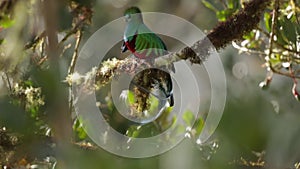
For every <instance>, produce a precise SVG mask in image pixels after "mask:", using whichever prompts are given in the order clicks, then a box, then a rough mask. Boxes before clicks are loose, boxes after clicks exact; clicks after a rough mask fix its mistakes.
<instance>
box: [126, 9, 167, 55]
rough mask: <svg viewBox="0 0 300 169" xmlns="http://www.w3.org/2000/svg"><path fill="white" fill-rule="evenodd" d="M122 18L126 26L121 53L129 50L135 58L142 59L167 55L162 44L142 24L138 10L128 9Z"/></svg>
mask: <svg viewBox="0 0 300 169" xmlns="http://www.w3.org/2000/svg"><path fill="white" fill-rule="evenodd" d="M124 16H125V18H126V21H127V26H126V28H125V32H124V44H123V48H122V49H123V50H122V51H123V52H125V51H126V50H127V49H129V50H130V51H131V52H132V53H133V54H134V55H135V56H136V57H138V58H142V59H149V58H155V57H158V56H162V55H165V54H167V48H166V45H165V44H164V42H163V41H162V40H161V39H160V38H159V37H158V36H157V35H156V34H155V33H153V32H152V31H151V30H150V29H149V28H148V27H147V26H146V25H145V24H144V22H143V17H142V14H141V11H140V9H139V8H137V7H131V8H128V9H127V10H126V11H125V13H124Z"/></svg>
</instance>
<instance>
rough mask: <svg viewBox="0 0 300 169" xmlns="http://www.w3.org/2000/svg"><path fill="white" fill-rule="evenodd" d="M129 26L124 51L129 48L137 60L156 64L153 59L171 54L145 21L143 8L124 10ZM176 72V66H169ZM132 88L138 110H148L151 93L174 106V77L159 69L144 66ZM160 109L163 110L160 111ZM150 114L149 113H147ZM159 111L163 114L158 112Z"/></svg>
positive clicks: (126, 29)
mask: <svg viewBox="0 0 300 169" xmlns="http://www.w3.org/2000/svg"><path fill="white" fill-rule="evenodd" d="M124 16H125V20H126V23H127V24H126V28H125V31H124V37H123V40H124V41H123V45H122V47H121V49H122V52H126V51H128V50H129V51H130V52H131V53H132V54H133V55H134V56H135V57H136V58H137V59H140V60H142V61H146V62H147V63H149V64H153V63H154V59H155V58H157V57H159V56H163V55H166V54H167V53H168V51H167V47H166V45H165V43H164V42H163V41H162V40H161V38H160V37H159V36H157V35H156V34H155V33H153V32H152V31H151V30H150V29H149V28H148V27H147V26H146V25H145V24H144V22H143V17H142V13H141V10H140V9H139V8H138V7H130V8H128V9H127V10H126V11H125V13H124ZM169 67H170V69H171V70H172V71H173V72H175V69H174V65H173V64H170V65H169ZM130 90H131V91H132V92H133V93H134V95H135V97H136V104H137V110H138V112H147V111H146V110H147V109H148V108H149V104H148V103H147V101H148V100H149V97H150V96H154V97H156V98H158V99H159V100H162V103H161V104H163V105H164V104H166V101H168V103H169V104H166V106H167V105H169V106H170V107H172V106H173V105H174V98H173V85H172V79H171V76H170V74H169V73H168V72H166V71H163V70H160V69H153V68H150V69H145V70H144V71H142V72H140V73H139V74H138V75H136V76H135V78H133V80H132V82H131V85H130ZM160 112H161V111H160ZM146 114H149V113H146ZM159 114H160V113H159Z"/></svg>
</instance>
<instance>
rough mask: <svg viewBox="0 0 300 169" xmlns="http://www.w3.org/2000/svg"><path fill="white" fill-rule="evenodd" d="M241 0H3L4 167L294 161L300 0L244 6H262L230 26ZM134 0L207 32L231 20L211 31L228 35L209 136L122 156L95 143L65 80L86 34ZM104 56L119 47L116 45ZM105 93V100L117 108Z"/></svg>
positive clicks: (0, 130)
mask: <svg viewBox="0 0 300 169" xmlns="http://www.w3.org/2000/svg"><path fill="white" fill-rule="evenodd" d="M255 1H256V2H260V0H252V1H249V2H255ZM246 2H248V1H246V0H245V1H243V0H240V1H237V0H202V1H201V0H172V1H171V0H164V1H159V0H151V1H150V0H143V1H135V0H112V1H110V0H98V1H97V0H85V1H84V0H68V1H53V0H44V1H39V0H27V1H25V0H2V1H0V76H1V80H0V167H1V168H5V167H6V168H22V167H23V168H124V169H125V168H162V169H168V168H187V169H189V168H190V169H193V168H230V169H232V168H300V151H299V150H300V135H299V133H300V125H299V120H300V114H299V110H300V105H299V94H298V90H299V88H298V86H297V83H298V81H299V78H300V75H299V61H300V55H299V53H300V35H299V32H300V26H299V12H300V2H299V1H298V0H274V1H270V0H269V1H268V0H265V1H264V2H265V3H266V4H267V7H265V8H263V9H260V8H255V6H254V7H252V8H250V7H251V6H250V7H249V9H252V10H256V11H258V12H260V15H259V20H258V21H259V23H258V25H257V26H256V24H254V25H252V26H253V27H251V29H250V27H246V28H245V26H244V25H250V26H251V24H249V20H245V21H244V24H243V23H241V24H240V25H238V26H240V27H230V25H234V24H235V23H234V21H235V20H236V19H237V18H238V17H239V16H241V15H242V14H245V15H247V12H243V9H245V6H246V5H245V3H246ZM131 5H136V6H139V7H140V8H141V9H142V10H143V11H155V12H164V13H170V14H174V15H177V16H180V17H182V18H184V19H186V20H188V21H190V22H192V23H193V24H195V25H196V26H197V27H199V28H200V29H202V30H206V31H207V33H211V31H210V30H213V28H215V27H218V26H222V25H223V26H224V25H225V27H226V28H227V29H225V30H226V31H225V32H224V33H223V34H222V35H223V36H219V37H217V38H219V39H217V40H219V41H220V42H223V41H224V43H223V44H222V45H221V46H222V48H221V47H220V48H219V53H220V55H221V59H222V61H223V64H224V67H225V71H226V77H227V85H228V89H227V93H228V95H227V102H226V107H225V111H224V114H223V117H222V120H221V122H220V124H219V126H218V129H217V131H216V133H215V134H214V136H213V138H212V139H211V140H210V141H209V142H208V143H207V144H206V145H198V144H196V143H195V140H194V139H185V140H184V141H183V142H182V143H180V144H179V145H178V146H177V147H175V148H174V149H172V150H170V151H169V152H166V153H164V154H162V155H159V156H156V157H151V158H145V159H128V158H122V157H118V156H115V155H112V154H110V153H108V152H106V151H104V150H102V149H101V148H98V147H97V146H95V145H94V143H93V142H92V141H91V140H90V139H89V138H88V136H87V135H86V134H85V132H84V130H83V129H82V128H81V126H80V123H79V121H78V119H77V118H76V116H75V115H74V112H73V109H72V106H70V101H69V97H68V95H69V93H68V92H69V86H68V83H66V82H65V79H66V77H67V76H68V74H71V73H73V66H74V63H75V60H73V58H75V56H76V55H77V53H78V51H79V50H80V48H81V46H82V45H83V44H84V42H85V41H86V40H87V38H89V37H90V36H91V35H92V34H93V33H94V32H95V31H97V30H98V29H99V28H100V27H101V26H103V25H105V24H106V23H108V22H110V21H112V20H114V19H116V18H119V17H121V16H122V15H123V11H124V10H125V9H126V8H127V7H129V6H131ZM241 11H242V12H241ZM224 21H230V22H227V24H225V23H226V22H224ZM235 26H236V25H235ZM249 29H250V31H241V32H242V34H239V35H238V34H237V33H236V34H235V35H232V32H234V31H236V30H249ZM231 30H232V31H231ZM227 33H228V34H227ZM226 35H228V36H229V37H228V36H226ZM232 36H234V37H232ZM226 38H227V39H226ZM228 39H231V40H230V41H229V40H228ZM222 40H223V41H222ZM232 40H234V41H233V42H232V45H231V41H232ZM166 42H167V44H168V46H169V45H170V44H172V40H169V39H166ZM228 43H230V44H228ZM99 45H101V44H99ZM170 46H172V45H170ZM171 50H172V49H171ZM108 55H110V56H120V51H119V48H118V47H116V48H113V49H112V50H111V51H110V53H109V54H108ZM122 57H124V56H120V57H119V58H122ZM208 59H209V58H208ZM100 94H101V93H100ZM106 101H107V102H105V104H104V106H106V107H105V108H106V109H110V110H113V105H111V104H110V102H109V99H107V100H106ZM113 125H114V126H115V127H116V128H119V130H120V131H121V132H124V133H125V132H126V131H127V130H130V131H131V133H133V132H134V131H137V129H136V128H134V127H131V128H130V124H124V123H122V124H121V123H115V124H113ZM128 125H129V128H128ZM148 127H149V126H148ZM144 129H148V130H143V132H140V133H141V135H140V136H142V134H145V135H148V134H149V132H150V131H153V130H154V131H155V127H154V126H150V127H149V128H146V127H145V128H144ZM129 133H130V132H129Z"/></svg>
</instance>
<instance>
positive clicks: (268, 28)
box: [264, 12, 271, 32]
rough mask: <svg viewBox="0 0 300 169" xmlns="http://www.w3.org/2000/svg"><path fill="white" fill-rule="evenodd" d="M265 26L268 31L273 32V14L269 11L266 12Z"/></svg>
mask: <svg viewBox="0 0 300 169" xmlns="http://www.w3.org/2000/svg"><path fill="white" fill-rule="evenodd" d="M264 20H265V26H266V29H267V31H268V32H271V15H270V13H268V12H265V14H264Z"/></svg>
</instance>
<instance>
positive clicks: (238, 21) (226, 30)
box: [96, 0, 272, 85]
mask: <svg viewBox="0 0 300 169" xmlns="http://www.w3.org/2000/svg"><path fill="white" fill-rule="evenodd" d="M271 2H272V1H271V0H251V1H249V2H247V3H245V4H244V8H243V9H241V10H240V11H239V12H237V13H236V14H235V15H233V16H231V17H230V18H228V19H227V20H226V21H225V22H220V23H219V24H218V25H217V26H216V27H215V28H214V29H212V30H211V31H210V33H209V34H208V35H207V36H206V37H205V38H204V39H201V40H199V41H197V42H196V43H194V44H193V45H192V46H191V47H185V48H183V49H181V50H180V51H178V52H175V53H170V54H167V55H165V56H161V57H158V58H157V59H156V60H155V66H158V67H159V66H162V65H165V64H168V63H169V64H170V63H173V62H177V61H180V60H189V61H190V62H191V63H192V64H202V63H203V62H204V61H205V60H206V59H207V57H208V56H209V54H210V52H211V51H212V50H214V49H217V50H220V49H222V48H224V47H225V46H226V45H228V44H230V43H231V42H232V41H237V40H241V39H242V36H243V35H245V34H247V33H249V32H250V31H252V30H253V29H255V28H256V27H257V25H258V23H259V21H260V18H261V14H262V12H263V11H264V9H265V8H266V7H267V6H268V5H270V3H271ZM134 63H135V61H134V59H133V58H127V59H125V60H117V59H113V60H108V61H105V62H103V64H102V67H100V68H99V70H98V73H97V75H96V77H97V78H96V80H97V82H99V83H100V84H101V85H104V84H106V83H107V82H109V81H110V79H111V78H112V76H115V75H117V74H118V72H120V71H124V68H128V67H130V64H134ZM107 65H109V66H107Z"/></svg>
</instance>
